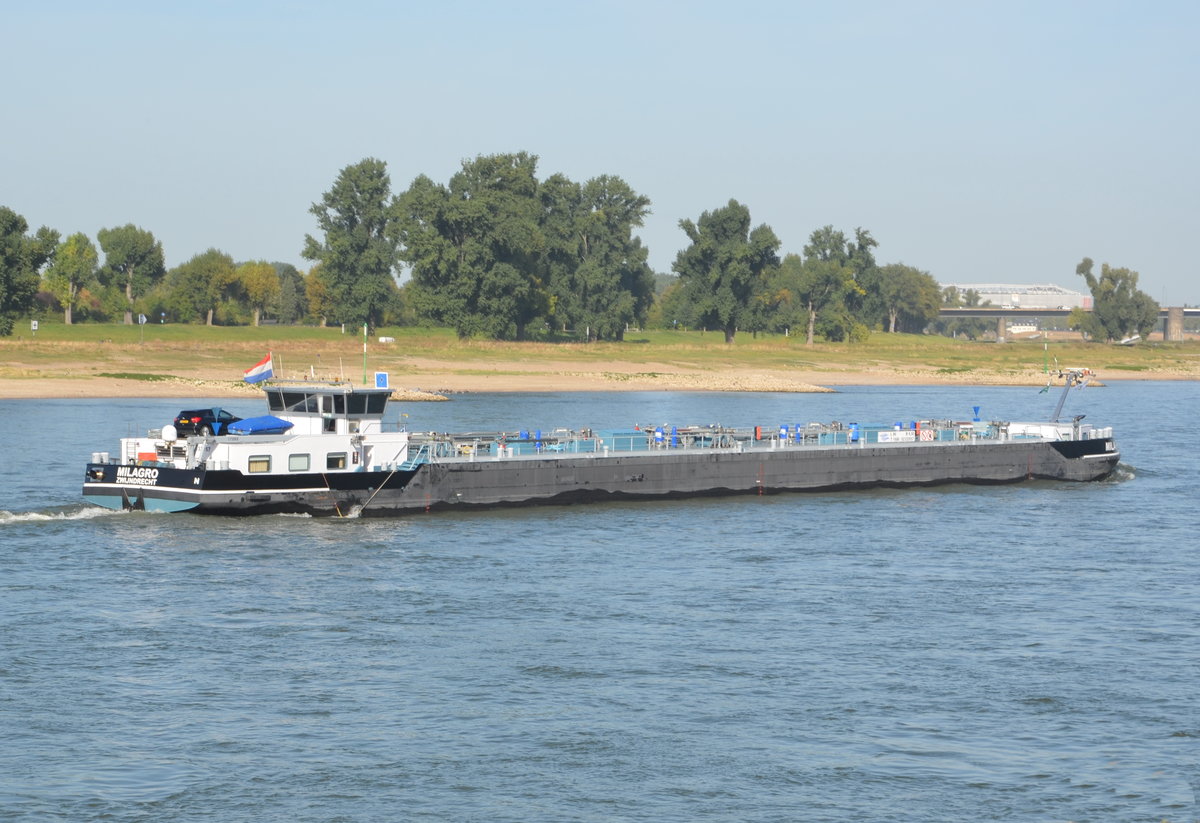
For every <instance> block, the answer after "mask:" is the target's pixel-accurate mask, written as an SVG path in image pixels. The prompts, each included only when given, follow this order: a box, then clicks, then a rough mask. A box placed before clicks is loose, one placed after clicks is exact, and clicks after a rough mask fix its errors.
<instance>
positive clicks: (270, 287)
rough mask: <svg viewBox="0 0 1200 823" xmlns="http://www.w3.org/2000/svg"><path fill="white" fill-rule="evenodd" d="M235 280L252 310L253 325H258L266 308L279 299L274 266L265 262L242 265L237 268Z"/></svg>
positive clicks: (278, 285)
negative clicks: (239, 284) (240, 286)
mask: <svg viewBox="0 0 1200 823" xmlns="http://www.w3.org/2000/svg"><path fill="white" fill-rule="evenodd" d="M237 278H238V280H239V281H241V284H242V291H243V292H245V294H246V299H247V300H248V301H249V302H250V308H252V309H253V310H254V325H256V326H257V325H259V323H260V321H261V320H262V314H263V312H264V311H265V310H266V309H267V307H268V306H270V305H272V304H273V303H274V302H275V301H276V300H278V299H279V288H280V283H279V275H278V273H276V271H275V266H273V265H271V264H270V263H268V262H266V261H265V260H257V261H253V262H250V263H243V264H242V265H240V266H238V268H237Z"/></svg>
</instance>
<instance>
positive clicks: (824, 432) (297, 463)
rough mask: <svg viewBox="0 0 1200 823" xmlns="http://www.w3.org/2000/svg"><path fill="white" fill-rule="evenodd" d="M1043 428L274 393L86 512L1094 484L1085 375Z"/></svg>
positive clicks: (158, 458) (328, 391)
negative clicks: (749, 418) (696, 419)
mask: <svg viewBox="0 0 1200 823" xmlns="http://www.w3.org/2000/svg"><path fill="white" fill-rule="evenodd" d="M1060 376H1061V377H1062V378H1064V381H1065V385H1064V388H1063V395H1062V397H1061V398H1060V399H1059V401H1058V405H1057V408H1056V409H1055V412H1054V414H1053V416H1052V417H1051V419H1050V420H1049V421H1047V422H1033V423H1021V422H1007V421H981V420H978V419H972V420H966V421H961V420H952V419H928V420H912V421H907V422H903V423H890V424H883V425H866V424H861V425H860V424H858V423H853V424H840V423H790V424H788V423H785V424H781V425H776V426H763V425H747V426H741V427H737V426H733V427H727V426H721V425H705V426H650V427H643V426H638V427H636V428H633V429H628V430H616V429H612V430H591V429H584V430H568V429H554V430H547V431H541V430H534V431H512V432H504V431H492V432H486V431H485V432H464V433H459V434H449V433H436V432H410V431H406V430H405V429H404V428H403V427H402V426H401V425H400V424H399V422H398V421H397V422H394V423H391V424H389V423H387V422H385V416H386V413H387V408H388V402H389V400H390V399H391V394H392V392H391V390H390V389H387V388H362V387H355V386H352V385H349V384H347V383H342V382H328V383H324V382H316V381H309V382H289V381H270V382H269V383H267V384H266V385H264V386H263V387H262V388H263V391H264V392H265V394H266V400H267V409H268V412H269V413H268V414H266V415H264V416H262V417H256V418H251V419H249V420H241V421H238V422H236V423H232V424H229V425H228V426H227V427H226V428H224V429H222V431H221V433H220V434H212V433H210V431H209V430H208V429H207V428H205V429H204V430H203V431H201V432H200V433H197V434H187V435H184V434H182V433H180V432H178V431H177V430H176V429H175V427H174V426H172V425H167V426H163V427H162V428H161V429H156V430H151V431H150V432H148V433H147V435H146V436H144V437H127V438H123V439H122V440H121V441H120V447H119V451H118V452H116V453H115V454H111V453H107V452H96V453H93V455H92V459H91V461H90V462H89V463H88V464H87V467H86V469H85V471H84V482H83V497H84V499H85V500H87V501H89V502H91V503H94V504H97V505H100V506H105V507H108V508H111V509H134V510H145V511H156V512H194V513H197V514H220V515H257V514H281V513H289V514H308V515H313V516H332V517H357V516H362V517H374V516H395V515H406V514H414V513H421V512H433V511H439V510H455V509H467V508H472V507H493V506H524V505H534V504H564V503H575V502H584V501H597V500H654V499H669V498H683V497H700V496H706V495H712V496H715V495H735V494H775V493H780V492H801V491H833V490H850V489H864V488H871V487H879V486H888V487H902V486H931V485H937V484H946V483H975V484H989V483H1016V482H1020V481H1024V480H1032V479H1049V480H1066V481H1092V480H1100V479H1102V478H1104V477H1107V476H1108V475H1110V474H1111V473H1112V472H1113V470H1114V469H1115V467H1116V465H1117V462H1118V460H1119V459H1120V452H1119V450H1118V449H1117V445H1116V441H1115V440H1114V439H1113V433H1112V429H1111V428H1102V427H1095V426H1092V425H1091V424H1084V423H1083V422H1082V420H1083V415H1079V416H1077V417H1075V418H1072V419H1071V420H1069V421H1065V422H1064V421H1060V419H1059V418H1060V416H1061V412H1062V407H1063V403H1064V401H1065V399H1066V397H1067V393H1068V392H1069V391H1070V389H1071V388H1072V387H1075V386H1082V385H1085V384H1086V381H1087V379H1088V378H1089V376H1090V372H1089V371H1088V370H1087V369H1069V370H1066V371H1064V372H1063V373H1062V374H1061V375H1060Z"/></svg>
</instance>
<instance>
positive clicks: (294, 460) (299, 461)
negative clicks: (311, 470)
mask: <svg viewBox="0 0 1200 823" xmlns="http://www.w3.org/2000/svg"><path fill="white" fill-rule="evenodd" d="M308 464H309V459H308V455H307V454H289V455H288V471H290V472H306V471H308Z"/></svg>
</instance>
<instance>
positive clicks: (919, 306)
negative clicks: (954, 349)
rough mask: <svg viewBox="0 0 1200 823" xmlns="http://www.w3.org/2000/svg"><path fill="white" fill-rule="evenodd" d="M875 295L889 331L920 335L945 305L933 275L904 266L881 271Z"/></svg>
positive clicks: (899, 264) (899, 265)
mask: <svg viewBox="0 0 1200 823" xmlns="http://www.w3.org/2000/svg"><path fill="white" fill-rule="evenodd" d="M876 294H877V297H878V299H879V301H880V305H882V307H883V311H884V319H885V320H886V322H887V329H886V330H887V331H889V332H898V331H899V332H908V333H909V334H920V333H921V332H922V331H924V330H925V327H926V326H928V325H929V324H930V323H932V322H933V321H934V320H936V319H937V316H938V314H939V311H940V309H941V306H942V290H941V287H940V286H938V282H937V281H936V280H934V279H933V276H932V275H931V274H929V272H925V271H921V270H920V269H917V268H913V267H912V266H905V265H904V264H903V263H892V264H889V265H887V266H881V267H880V268H879V285H878V287H877V291H876Z"/></svg>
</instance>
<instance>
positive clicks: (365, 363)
mask: <svg viewBox="0 0 1200 823" xmlns="http://www.w3.org/2000/svg"><path fill="white" fill-rule="evenodd" d="M363 385H364V386H365V385H367V324H366V323H363Z"/></svg>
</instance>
